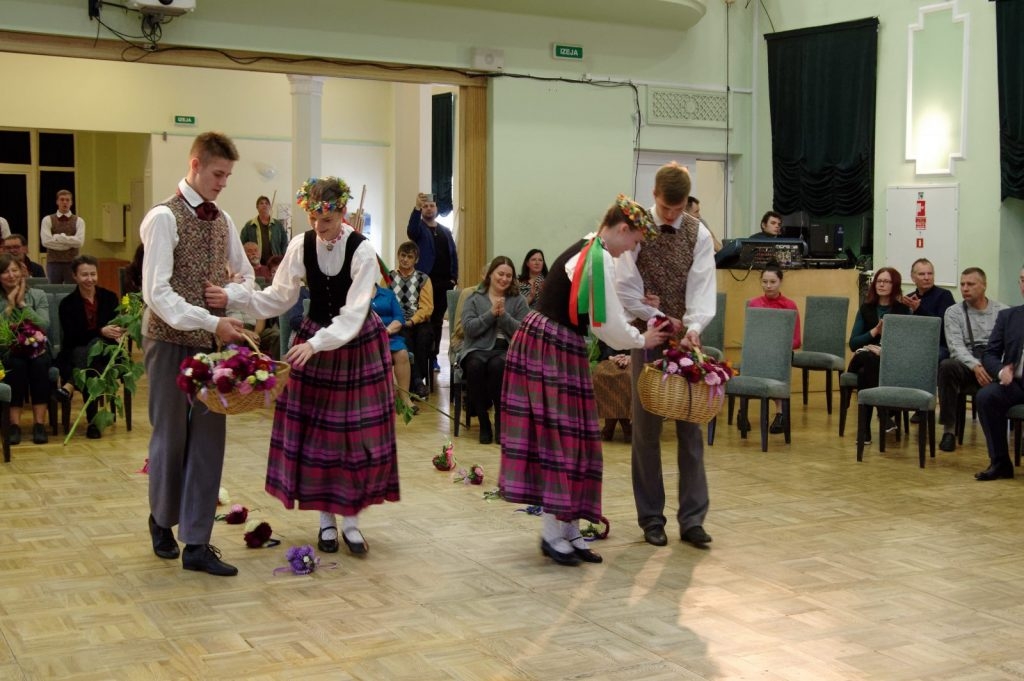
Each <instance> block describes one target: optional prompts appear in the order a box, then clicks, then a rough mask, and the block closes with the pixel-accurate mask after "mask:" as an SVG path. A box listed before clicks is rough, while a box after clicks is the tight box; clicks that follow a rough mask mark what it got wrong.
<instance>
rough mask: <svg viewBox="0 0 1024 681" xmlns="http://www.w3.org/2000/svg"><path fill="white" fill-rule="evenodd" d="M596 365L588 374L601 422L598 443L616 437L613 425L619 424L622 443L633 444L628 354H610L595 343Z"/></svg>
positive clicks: (630, 372)
mask: <svg viewBox="0 0 1024 681" xmlns="http://www.w3.org/2000/svg"><path fill="white" fill-rule="evenodd" d="M597 347H598V353H599V354H598V361H597V364H594V365H593V369H592V370H591V372H590V377H591V380H592V381H593V383H594V401H595V402H596V403H597V417H598V418H601V419H604V428H602V429H601V439H602V440H605V441H610V440H611V439H612V438H614V437H615V424H616V423H621V424H622V440H623V441H624V442H631V441H632V440H633V422H632V421H631V420H630V419H632V418H633V413H632V412H633V375H632V371H631V369H630V368H629V352H622V351H621V350H613V349H612V348H611V347H610V346H609V345H608V344H607V343H605V342H604V341H602V340H600V339H598V340H597Z"/></svg>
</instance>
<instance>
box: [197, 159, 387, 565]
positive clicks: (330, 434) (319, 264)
mask: <svg viewBox="0 0 1024 681" xmlns="http://www.w3.org/2000/svg"><path fill="white" fill-rule="evenodd" d="M297 198H298V204H299V206H301V207H302V208H303V209H304V210H305V211H306V212H307V213H308V215H309V224H310V226H311V227H312V229H311V230H310V231H308V232H306V233H305V234H301V235H299V236H296V237H294V238H293V239H292V240H291V242H290V243H289V244H288V248H287V250H286V251H285V255H284V259H283V260H282V261H281V264H280V266H279V267H278V270H277V274H276V275H275V276H274V281H273V283H272V284H271V285H270V286H268V287H267V288H265V289H264V290H262V291H252V292H250V291H245V290H243V289H242V287H240V286H237V285H234V284H231V285H228V286H227V287H226V293H227V295H228V297H229V298H230V302H231V304H232V305H236V304H237V305H238V306H241V307H245V308H247V309H248V311H249V312H251V313H253V314H254V315H255V316H256V317H258V318H260V319H266V318H269V317H276V316H277V315H279V314H281V313H282V312H285V311H286V310H288V309H289V308H291V307H292V305H294V304H295V302H296V301H297V300H298V298H299V290H300V288H301V287H302V283H303V281H305V282H307V284H308V286H309V294H310V303H309V314H307V315H306V317H305V319H304V320H303V322H302V327H301V328H300V329H299V331H298V333H297V334H296V337H295V340H294V341H293V344H292V346H291V348H290V349H289V350H288V353H287V354H286V355H285V356H284V361H286V362H289V363H290V364H291V366H292V371H291V379H290V380H289V382H288V386H287V387H286V388H285V389H284V391H283V392H282V393H281V396H280V397H278V400H277V409H276V410H275V412H274V428H273V432H272V434H271V438H270V455H269V462H268V464H267V484H266V489H267V492H269V493H270V494H271V495H273V496H275V497H277V498H278V499H280V500H281V501H282V502H283V503H284V505H285V506H286V507H288V508H293V507H294V506H295V505H296V504H297V505H298V507H299V508H300V509H306V510H315V511H320V532H319V537H318V543H317V545H318V547H319V548H320V550H321V551H324V552H327V553H334V552H336V551H337V550H338V546H339V543H338V538H339V533H338V524H337V520H336V517H335V514H339V515H341V516H342V527H341V534H340V537H341V540H342V541H344V542H345V545H346V546H348V548H349V550H350V551H351V552H352V553H354V554H363V553H366V552H367V551H368V549H369V545H368V544H367V542H366V540H365V539H364V538H363V535H362V534H361V533H360V531H359V527H358V517H359V512H360V511H362V510H363V509H364V508H366V507H367V506H370V505H371V504H379V503H383V502H384V501H398V497H399V494H398V459H397V454H396V449H395V411H394V406H395V397H394V389H393V387H392V382H391V352H390V350H389V349H388V334H387V331H386V330H385V328H384V325H383V324H382V323H381V321H380V318H379V317H378V316H377V315H376V314H372V313H371V310H370V303H371V301H372V300H373V296H374V293H375V291H376V282H377V279H378V278H379V277H380V269H379V267H378V263H377V253H376V251H374V249H373V246H372V245H371V244H370V242H369V241H368V240H366V238H365V237H363V236H362V235H361V234H358V233H356V232H355V231H353V230H352V228H351V227H350V226H348V225H346V224H345V223H344V222H343V220H342V219H343V218H344V216H345V205H346V202H347V201H348V200H349V198H351V194H350V193H349V188H348V185H346V184H345V183H344V182H343V181H342V180H340V179H338V178H336V177H326V178H323V179H316V178H311V179H309V180H308V181H307V182H306V183H305V184H303V185H302V188H301V189H299V191H298V194H297ZM217 291H218V289H216V288H213V287H211V288H210V289H208V299H209V295H210V292H212V293H213V294H214V295H216V292H217ZM214 300H217V299H216V298H214Z"/></svg>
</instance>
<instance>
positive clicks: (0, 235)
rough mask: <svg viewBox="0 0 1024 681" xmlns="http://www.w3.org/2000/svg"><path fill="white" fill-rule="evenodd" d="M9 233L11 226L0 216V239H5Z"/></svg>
mask: <svg viewBox="0 0 1024 681" xmlns="http://www.w3.org/2000/svg"><path fill="white" fill-rule="evenodd" d="M10 235H11V226H10V225H9V224H8V223H7V220H5V219H4V218H2V217H0V239H6V238H7V237H9V236H10Z"/></svg>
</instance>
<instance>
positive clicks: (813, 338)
mask: <svg viewBox="0 0 1024 681" xmlns="http://www.w3.org/2000/svg"><path fill="white" fill-rule="evenodd" d="M849 310H850V300H849V298H840V297H837V296H808V297H807V306H806V307H805V309H804V313H805V314H804V338H803V343H802V345H801V349H800V350H797V351H796V352H794V353H793V366H794V367H796V368H798V369H800V370H801V371H802V373H803V393H804V395H803V396H804V406H807V383H808V378H809V374H810V372H811V371H824V372H825V407H826V409H827V410H828V413H829V414H831V413H832V372H833V371H834V372H836V375H840V374H842V372H843V369H845V368H846V316H847V313H848V312H849Z"/></svg>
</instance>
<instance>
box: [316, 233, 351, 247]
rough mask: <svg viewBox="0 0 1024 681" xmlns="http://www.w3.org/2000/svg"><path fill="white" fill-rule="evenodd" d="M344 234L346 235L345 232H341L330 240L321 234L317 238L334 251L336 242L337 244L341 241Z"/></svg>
mask: <svg viewBox="0 0 1024 681" xmlns="http://www.w3.org/2000/svg"><path fill="white" fill-rule="evenodd" d="M343 236H345V232H339V233H338V236H336V237H334V238H333V239H331V240H330V241H328V240H326V239H321V238H320V237H319V236H318V237H317V239H319V240H320V242H321V243H322V244H323V245H324V246H325V247H326V248H327V250H328V251H333V250H334V244H336V243H338V242H339V241H341V237H343Z"/></svg>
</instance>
